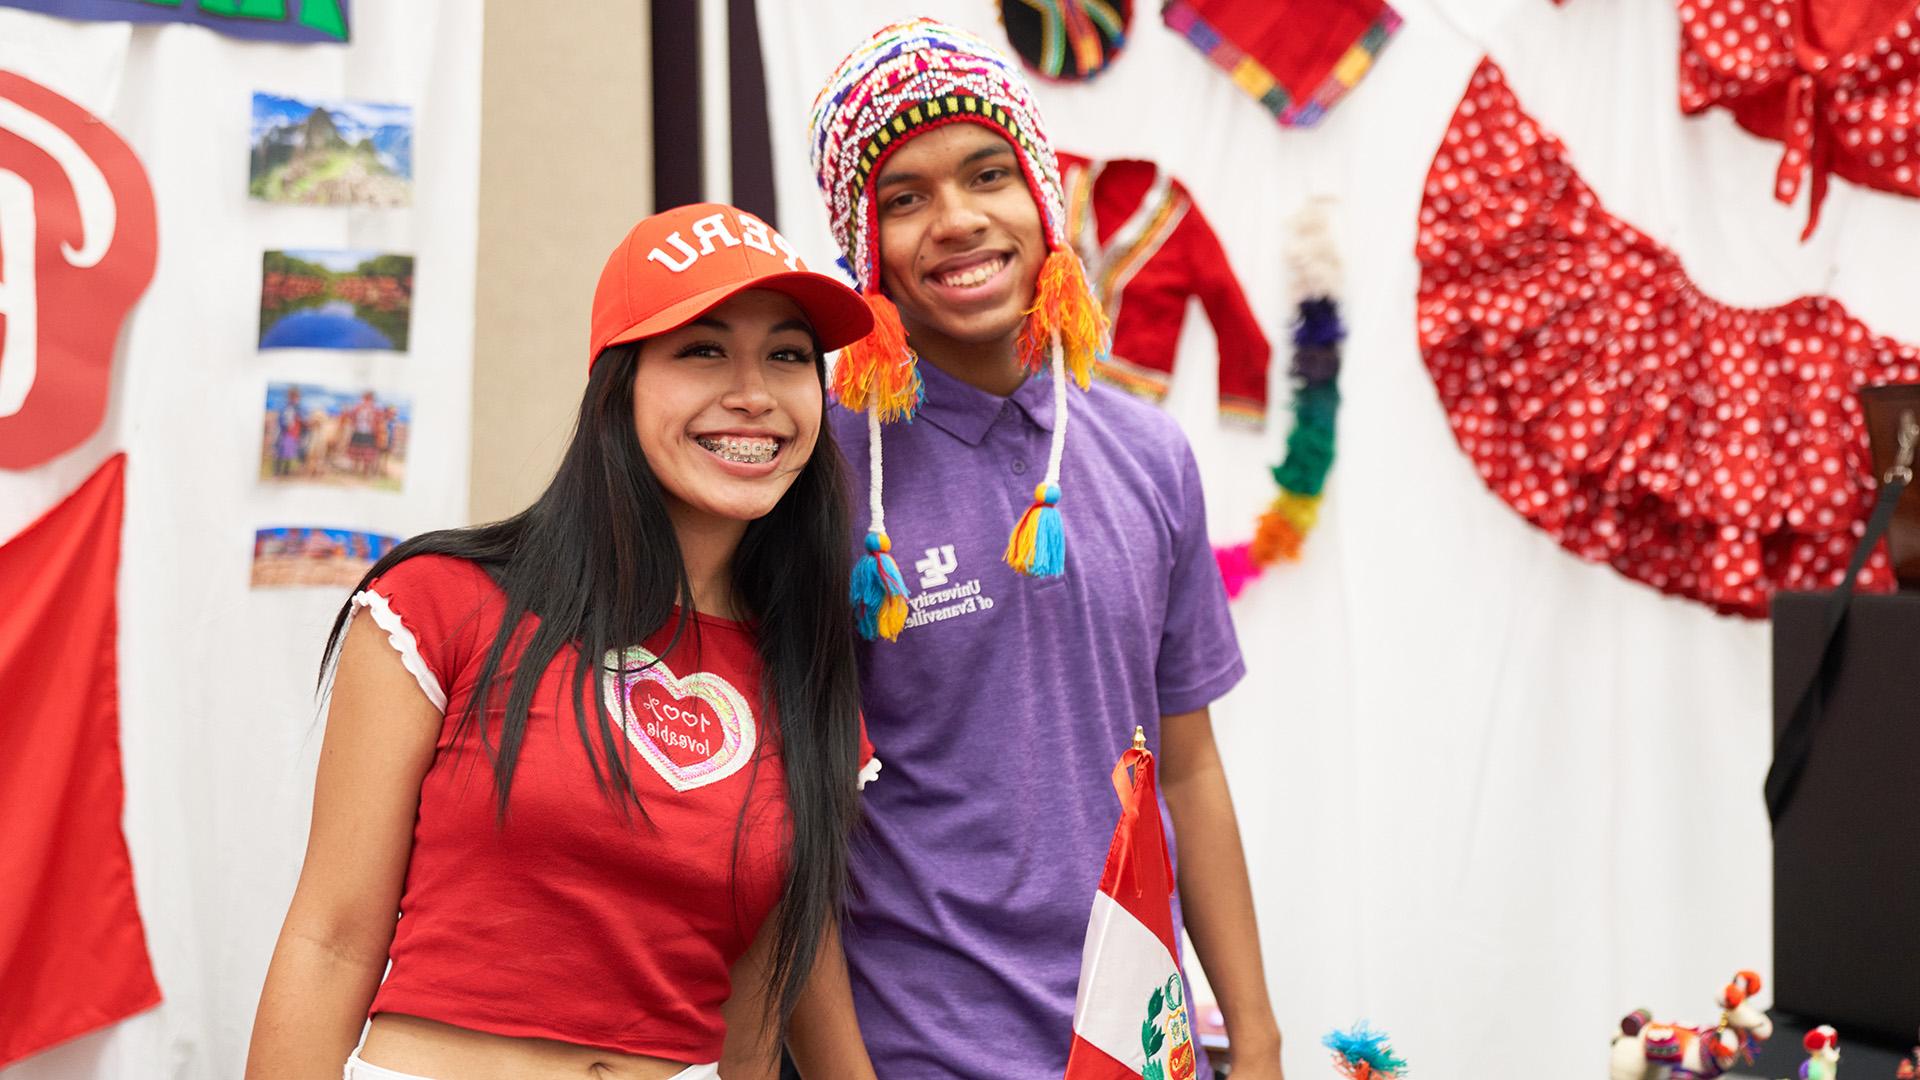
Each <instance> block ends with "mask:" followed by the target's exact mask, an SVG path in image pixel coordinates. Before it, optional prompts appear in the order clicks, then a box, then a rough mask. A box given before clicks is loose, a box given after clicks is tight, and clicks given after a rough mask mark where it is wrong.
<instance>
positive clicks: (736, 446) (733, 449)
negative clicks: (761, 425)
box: [694, 436, 780, 465]
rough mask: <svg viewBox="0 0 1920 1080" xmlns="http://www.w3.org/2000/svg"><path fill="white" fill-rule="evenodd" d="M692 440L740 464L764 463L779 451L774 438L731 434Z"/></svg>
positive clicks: (777, 443)
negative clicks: (749, 437) (751, 437)
mask: <svg viewBox="0 0 1920 1080" xmlns="http://www.w3.org/2000/svg"><path fill="white" fill-rule="evenodd" d="M694 441H695V442H697V443H699V444H700V445H701V446H703V447H705V448H706V449H708V450H710V451H712V452H713V453H714V454H715V455H717V456H719V457H722V458H725V459H726V460H728V461H737V462H739V463H740V464H742V465H764V464H765V463H767V462H769V461H772V460H773V455H775V454H777V453H779V452H780V443H779V441H778V440H776V439H739V438H734V437H732V436H728V437H725V438H718V439H715V438H709V437H706V436H701V437H699V438H696V439H695V440H694Z"/></svg>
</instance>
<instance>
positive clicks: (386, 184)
mask: <svg viewBox="0 0 1920 1080" xmlns="http://www.w3.org/2000/svg"><path fill="white" fill-rule="evenodd" d="M252 142H253V156H252V164H251V166H250V168H249V170H248V187H247V190H248V193H249V194H251V195H252V196H253V197H254V198H256V199H265V200H266V201H268V202H283V203H300V204H303V205H307V206H376V207H378V206H407V205H410V204H411V203H412V202H413V109H412V108H411V107H409V106H406V105H382V104H375V103H372V102H365V101H317V102H315V101H301V100H300V99H298V98H290V97H281V96H279V95H277V94H262V93H258V92H256V93H255V94H254V95H253V134H252Z"/></svg>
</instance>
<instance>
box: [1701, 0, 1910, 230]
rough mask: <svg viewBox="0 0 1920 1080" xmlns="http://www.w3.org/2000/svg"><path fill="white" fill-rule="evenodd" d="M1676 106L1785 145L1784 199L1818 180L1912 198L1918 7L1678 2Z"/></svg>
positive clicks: (1840, 0)
mask: <svg viewBox="0 0 1920 1080" xmlns="http://www.w3.org/2000/svg"><path fill="white" fill-rule="evenodd" d="M1680 25H1681V33H1680V108H1681V111H1683V112H1686V113H1699V112H1704V111H1706V110H1707V109H1710V108H1712V107H1714V106H1716V105H1719V106H1724V107H1725V108H1727V109H1729V110H1731V111H1732V112H1733V115H1734V117H1735V119H1737V120H1738V121H1739V122H1740V126H1742V127H1744V128H1746V129H1747V130H1748V131H1751V132H1753V133H1754V134H1756V135H1759V136H1762V137H1764V138H1768V139H1777V140H1779V141H1780V142H1782V143H1784V144H1785V146H1786V150H1785V153H1784V154H1783V156H1782V157H1781V159H1780V168H1779V171H1778V173H1777V174H1776V175H1775V177H1774V195H1775V196H1776V197H1777V198H1778V199H1779V200H1780V201H1781V202H1785V203H1790V202H1792V201H1793V200H1794V199H1795V198H1797V197H1798V196H1799V194H1800V188H1801V185H1802V183H1803V182H1807V181H1808V179H1809V177H1810V178H1811V181H1810V182H1811V184H1812V191H1811V194H1810V196H1809V199H1808V210H1807V229H1806V232H1805V233H1804V234H1803V235H1804V236H1811V235H1812V234H1813V230H1814V228H1815V226H1817V225H1818V224H1819V221H1820V206H1821V203H1822V202H1823V201H1824V200H1825V198H1826V194H1827V177H1828V176H1829V174H1832V173H1838V174H1839V175H1840V176H1842V177H1845V178H1846V179H1847V180H1850V181H1852V182H1853V183H1856V184H1862V185H1865V186H1867V187H1874V188H1879V189H1881V190H1882V191H1891V192H1894V193H1896V194H1900V195H1920V81H1916V78H1915V77H1916V76H1917V75H1920V0H1680Z"/></svg>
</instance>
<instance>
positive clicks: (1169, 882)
mask: <svg viewBox="0 0 1920 1080" xmlns="http://www.w3.org/2000/svg"><path fill="white" fill-rule="evenodd" d="M1113 789H1114V791H1115V792H1117V793H1118V794H1119V796H1120V824H1119V825H1117V826H1115V827H1114V830H1113V843H1112V845H1111V846H1109V847H1108V848H1107V868H1106V870H1105V872H1103V873H1102V874H1101V875H1100V891H1099V892H1097V893H1095V894H1093V914H1092V915H1091V916H1090V917H1089V918H1088V919H1087V944H1086V949H1085V951H1084V952H1083V953H1082V954H1081V957H1080V992H1079V995H1078V997H1077V998H1076V1000H1075V1001H1074V1006H1073V1051H1072V1053H1071V1054H1070V1055H1069V1056H1068V1058H1067V1074H1066V1080H1129V1078H1132V1077H1139V1078H1141V1080H1192V1078H1193V1075H1194V1050H1193V1024H1192V1021H1191V1020H1190V1019H1189V1009H1190V1006H1189V1004H1188V1002H1187V993H1186V987H1185V986H1184V985H1182V983H1181V980H1180V968H1179V965H1178V964H1176V963H1175V962H1174V927H1173V905H1172V903H1171V902H1170V898H1171V897H1172V896H1173V862H1172V860H1171V859H1169V858H1168V857H1167V838H1166V833H1164V832H1163V831H1161V827H1160V800H1159V797H1158V795H1157V794H1156V790H1157V789H1156V788H1155V786H1154V782H1153V755H1152V754H1150V753H1148V752H1147V748H1146V736H1145V734H1144V733H1143V732H1141V731H1140V729H1138V728H1135V729H1134V736H1133V749H1131V750H1128V751H1127V752H1126V753H1125V754H1122V755H1121V756H1120V763H1119V764H1118V765H1116V766H1114V770H1113Z"/></svg>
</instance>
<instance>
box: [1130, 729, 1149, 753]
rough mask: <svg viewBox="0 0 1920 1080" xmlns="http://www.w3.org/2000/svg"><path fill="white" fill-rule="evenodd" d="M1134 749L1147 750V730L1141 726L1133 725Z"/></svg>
mask: <svg viewBox="0 0 1920 1080" xmlns="http://www.w3.org/2000/svg"><path fill="white" fill-rule="evenodd" d="M1133 748H1134V749H1135V750H1145V749H1146V748H1147V729H1146V728H1143V727H1141V726H1140V725H1139V724H1135V725H1133Z"/></svg>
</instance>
